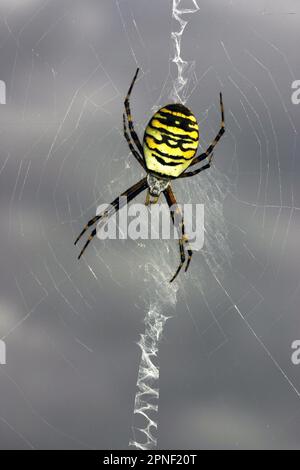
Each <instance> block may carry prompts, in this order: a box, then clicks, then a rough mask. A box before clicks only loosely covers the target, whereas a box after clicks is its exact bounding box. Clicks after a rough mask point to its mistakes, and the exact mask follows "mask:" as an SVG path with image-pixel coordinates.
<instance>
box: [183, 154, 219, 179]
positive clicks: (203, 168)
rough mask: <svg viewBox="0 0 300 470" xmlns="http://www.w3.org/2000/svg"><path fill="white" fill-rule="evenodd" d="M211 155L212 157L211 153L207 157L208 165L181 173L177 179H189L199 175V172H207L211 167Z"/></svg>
mask: <svg viewBox="0 0 300 470" xmlns="http://www.w3.org/2000/svg"><path fill="white" fill-rule="evenodd" d="M213 155H214V154H213V153H211V154H210V156H209V157H208V163H207V164H206V165H204V166H201V168H197V170H194V171H188V172H186V173H182V174H181V175H180V176H179V178H189V177H190V176H194V175H197V174H198V173H201V171H204V170H208V168H210V167H211V165H210V163H211V161H212V158H213Z"/></svg>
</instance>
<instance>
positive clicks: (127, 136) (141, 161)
mask: <svg viewBox="0 0 300 470" xmlns="http://www.w3.org/2000/svg"><path fill="white" fill-rule="evenodd" d="M123 132H124V137H125V139H126V140H127V143H128V146H129V148H130V150H131V152H132V154H133V156H134V157H135V158H136V159H137V161H138V162H139V164H140V165H142V167H143V168H144V169H145V162H144V159H143V158H142V157H141V155H140V154H139V152H138V151H137V150H136V149H135V148H134V146H133V144H132V141H131V139H130V136H129V134H128V132H127V127H126V117H125V114H123Z"/></svg>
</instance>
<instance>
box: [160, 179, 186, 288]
mask: <svg viewBox="0 0 300 470" xmlns="http://www.w3.org/2000/svg"><path fill="white" fill-rule="evenodd" d="M164 195H165V198H166V201H167V203H168V206H169V208H170V213H171V218H172V222H173V224H174V226H175V227H176V229H177V231H178V235H179V236H180V235H181V236H180V239H179V251H180V264H179V266H178V268H177V270H176V272H175V274H174V276H173V277H172V279H171V280H170V282H173V281H174V280H175V279H176V277H177V276H178V274H179V272H180V270H181V268H182V267H183V265H184V263H185V261H186V254H185V250H184V247H185V244H186V243H187V242H188V237H187V235H186V234H185V228H184V219H183V215H182V213H181V210H180V208H179V206H178V205H177V201H176V198H175V195H174V193H173V191H172V188H171V186H170V185H169V186H168V187H167V189H166V190H165V191H164ZM174 208H175V216H174ZM178 215H180V216H181V221H179V220H178ZM187 252H188V260H187V264H186V267H185V272H186V271H187V270H188V268H189V265H190V262H191V259H192V256H193V251H192V250H191V249H188V250H187Z"/></svg>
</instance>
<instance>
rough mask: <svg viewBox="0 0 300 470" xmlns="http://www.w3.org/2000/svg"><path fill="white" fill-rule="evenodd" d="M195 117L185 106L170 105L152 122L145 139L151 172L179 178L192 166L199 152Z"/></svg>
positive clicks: (154, 117)
mask: <svg viewBox="0 0 300 470" xmlns="http://www.w3.org/2000/svg"><path fill="white" fill-rule="evenodd" d="M198 142H199V128H198V124H197V120H196V118H195V116H194V115H193V114H192V113H191V111H189V109H187V108H186V107H185V106H183V105H182V104H169V105H167V106H164V107H163V108H161V109H160V110H159V111H157V113H155V114H154V116H153V117H152V118H151V120H150V122H149V124H148V126H147V128H146V131H145V135H144V155H145V160H146V165H147V169H148V170H149V171H150V172H153V173H156V174H159V175H162V176H170V177H171V178H177V177H178V176H179V175H180V174H181V173H182V172H183V171H184V170H186V168H188V166H189V165H190V164H191V163H192V160H193V157H194V156H195V153H196V151H197V148H198Z"/></svg>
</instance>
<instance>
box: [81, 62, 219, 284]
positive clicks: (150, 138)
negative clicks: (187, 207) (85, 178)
mask: <svg viewBox="0 0 300 470" xmlns="http://www.w3.org/2000/svg"><path fill="white" fill-rule="evenodd" d="M138 73H139V69H137V71H136V73H135V75H134V78H133V80H132V82H131V85H130V87H129V90H128V93H127V96H126V98H125V102H124V105H125V112H124V114H123V131H124V137H125V139H126V140H127V143H128V146H129V148H130V151H131V152H132V154H133V156H134V157H135V158H136V160H137V161H138V162H139V164H140V165H141V166H142V167H143V169H144V170H145V171H146V173H147V176H146V177H145V178H143V179H142V180H141V181H139V182H138V183H136V184H134V185H133V186H132V187H131V188H129V189H127V191H125V192H123V193H122V194H121V196H124V197H122V198H121V199H119V197H118V198H116V199H115V200H114V201H113V202H112V203H111V204H110V209H108V210H107V211H104V212H102V213H101V214H99V215H96V216H95V217H93V218H92V219H91V220H90V221H89V222H88V223H87V225H86V226H85V227H84V229H83V230H82V232H81V233H80V235H79V236H78V237H77V239H76V241H75V245H76V244H77V242H78V241H79V240H80V238H81V237H82V235H83V234H84V233H85V232H86V231H87V230H88V228H89V227H91V226H93V225H94V224H96V223H97V222H98V221H101V222H102V223H103V224H104V223H105V222H106V221H107V219H108V218H109V217H111V216H112V215H113V214H115V213H116V212H118V211H119V210H120V209H121V208H122V207H123V206H124V205H125V204H128V203H129V202H130V201H132V200H133V199H134V198H135V197H136V196H137V195H138V194H140V193H141V192H142V191H144V190H145V189H147V190H148V191H147V196H146V202H145V204H146V205H148V204H155V203H157V202H158V199H159V196H160V194H161V193H163V194H164V196H165V198H166V201H167V204H168V206H169V209H170V214H171V219H172V222H173V224H174V226H175V228H176V230H177V231H178V233H179V250H180V264H179V266H178V268H177V270H176V272H175V274H174V276H173V277H172V279H171V280H170V282H173V281H174V279H175V278H176V277H177V275H178V274H179V272H180V270H181V268H182V267H183V265H184V263H185V262H186V261H187V262H186V266H185V272H186V271H187V270H188V267H189V265H190V262H191V259H192V255H193V251H192V250H191V249H190V247H189V245H188V237H187V235H186V234H185V229H184V220H183V215H182V213H181V210H180V208H179V206H178V204H177V202H176V198H175V196H174V193H173V191H172V187H171V181H172V180H173V179H175V178H189V177H191V176H194V175H197V174H198V173H200V172H201V171H204V170H207V169H208V168H210V166H211V161H212V157H213V150H214V148H215V146H216V144H217V143H218V142H219V140H220V139H221V137H222V135H223V134H224V132H225V122H224V107H223V100H222V93H220V108H221V127H220V130H219V132H218V134H217V135H216V137H215V139H214V140H213V142H212V143H211V144H210V145H209V147H208V148H207V150H206V151H205V152H204V153H201V154H200V155H198V156H195V155H196V152H197V149H198V144H199V127H198V123H197V120H196V118H195V116H194V115H193V113H192V112H191V111H190V110H189V109H188V108H186V107H185V106H184V105H182V104H179V103H177V104H168V105H166V106H164V107H163V108H161V109H159V110H158V111H157V112H156V113H155V114H154V116H152V118H151V119H150V121H149V124H148V126H147V127H146V130H145V134H144V139H143V145H142V144H141V142H140V139H139V137H138V135H137V133H136V131H135V129H134V125H133V121H132V116H131V111H130V95H131V92H132V89H133V86H134V84H135V81H136V79H137V76H138ZM205 160H206V164H205V165H203V166H200V167H198V168H196V169H195V170H193V171H186V170H187V168H189V167H190V166H194V165H196V164H197V163H200V162H202V161H205ZM174 214H176V215H177V216H178V217H175V216H174ZM96 233H97V228H94V229H93V231H92V232H91V234H90V236H89V238H88V239H87V241H86V243H85V245H84V246H83V248H82V250H81V252H80V254H79V256H78V259H80V258H81V256H82V255H83V253H84V252H85V250H86V248H87V246H88V245H89V244H90V242H91V240H92V239H93V238H94V237H95V235H96ZM186 252H187V256H186Z"/></svg>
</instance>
